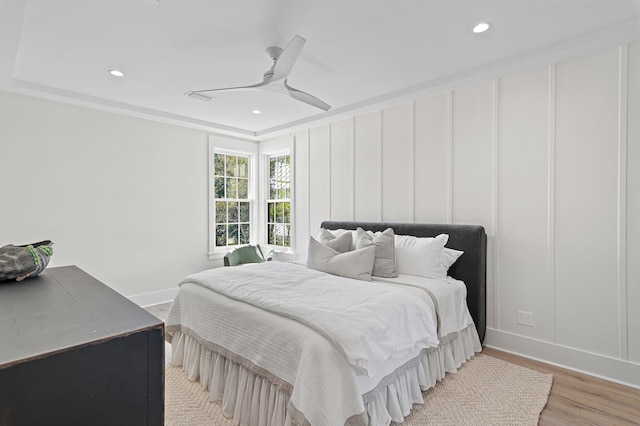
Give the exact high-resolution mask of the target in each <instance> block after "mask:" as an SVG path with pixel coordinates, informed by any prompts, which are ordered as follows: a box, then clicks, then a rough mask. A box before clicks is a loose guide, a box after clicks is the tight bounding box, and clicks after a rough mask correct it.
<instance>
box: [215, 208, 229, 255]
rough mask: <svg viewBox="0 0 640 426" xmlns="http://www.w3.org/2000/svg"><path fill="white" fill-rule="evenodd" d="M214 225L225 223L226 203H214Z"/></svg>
mask: <svg viewBox="0 0 640 426" xmlns="http://www.w3.org/2000/svg"><path fill="white" fill-rule="evenodd" d="M216 223H227V202H226V201H216ZM225 245H226V244H225Z"/></svg>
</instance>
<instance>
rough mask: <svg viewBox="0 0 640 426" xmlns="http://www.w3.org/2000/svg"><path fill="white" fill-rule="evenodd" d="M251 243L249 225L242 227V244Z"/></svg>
mask: <svg viewBox="0 0 640 426" xmlns="http://www.w3.org/2000/svg"><path fill="white" fill-rule="evenodd" d="M248 243H249V224H248V223H245V224H242V225H240V244H248Z"/></svg>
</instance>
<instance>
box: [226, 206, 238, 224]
mask: <svg viewBox="0 0 640 426" xmlns="http://www.w3.org/2000/svg"><path fill="white" fill-rule="evenodd" d="M228 222H229V223H234V222H238V203H236V202H235V201H231V202H229V221H228Z"/></svg>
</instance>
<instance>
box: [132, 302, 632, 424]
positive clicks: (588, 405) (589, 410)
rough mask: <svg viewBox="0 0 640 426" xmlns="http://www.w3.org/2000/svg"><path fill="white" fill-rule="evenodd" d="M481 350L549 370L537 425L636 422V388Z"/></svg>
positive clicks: (163, 311)
mask: <svg viewBox="0 0 640 426" xmlns="http://www.w3.org/2000/svg"><path fill="white" fill-rule="evenodd" d="M170 306H171V304H170V303H163V304H160V305H155V306H148V307H146V308H145V309H147V310H148V311H149V312H151V313H152V314H154V315H155V316H157V317H158V318H160V319H162V320H164V318H165V317H166V315H167V311H168V310H169V307H170ZM483 353H484V354H485V355H489V356H492V357H495V358H500V359H502V360H505V361H508V362H511V363H513V364H517V365H521V366H523V367H527V368H531V369H533V370H537V371H540V372H542V373H551V374H553V385H552V386H551V393H550V394H549V401H548V402H547V406H546V407H545V409H544V410H543V411H542V414H541V415H540V423H539V424H540V426H560V425H562V426H565V425H598V426H610V425H611V426H613V425H640V389H634V388H630V387H628V386H623V385H619V384H617V383H613V382H609V381H606V380H602V379H598V378H596V377H593V376H589V375H587V374H582V373H577V372H575V371H571V370H566V369H564V368H560V367H556V366H553V365H549V364H545V363H542V362H538V361H533V360H530V359H528V358H524V357H521V356H517V355H512V354H509V353H506V352H502V351H499V350H496V349H492V348H484V350H483Z"/></svg>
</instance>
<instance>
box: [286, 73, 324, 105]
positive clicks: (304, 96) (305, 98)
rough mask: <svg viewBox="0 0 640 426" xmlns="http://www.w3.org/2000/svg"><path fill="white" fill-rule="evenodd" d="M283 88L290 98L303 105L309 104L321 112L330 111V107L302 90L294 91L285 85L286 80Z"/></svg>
mask: <svg viewBox="0 0 640 426" xmlns="http://www.w3.org/2000/svg"><path fill="white" fill-rule="evenodd" d="M284 87H286V88H287V90H288V91H289V95H291V97H292V98H294V99H297V100H299V101H300V102H304V103H305V104H309V105H311V106H314V107H316V108H320V109H321V110H323V111H329V110H330V109H331V105H329V104H328V103H326V102H324V101H321V100H320V99H318V98H316V97H315V96H313V95H310V94H308V93H306V92H303V91H302V90H298V89H294V88H293V87H291V86H289V85H288V84H287V80H285V81H284Z"/></svg>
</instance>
